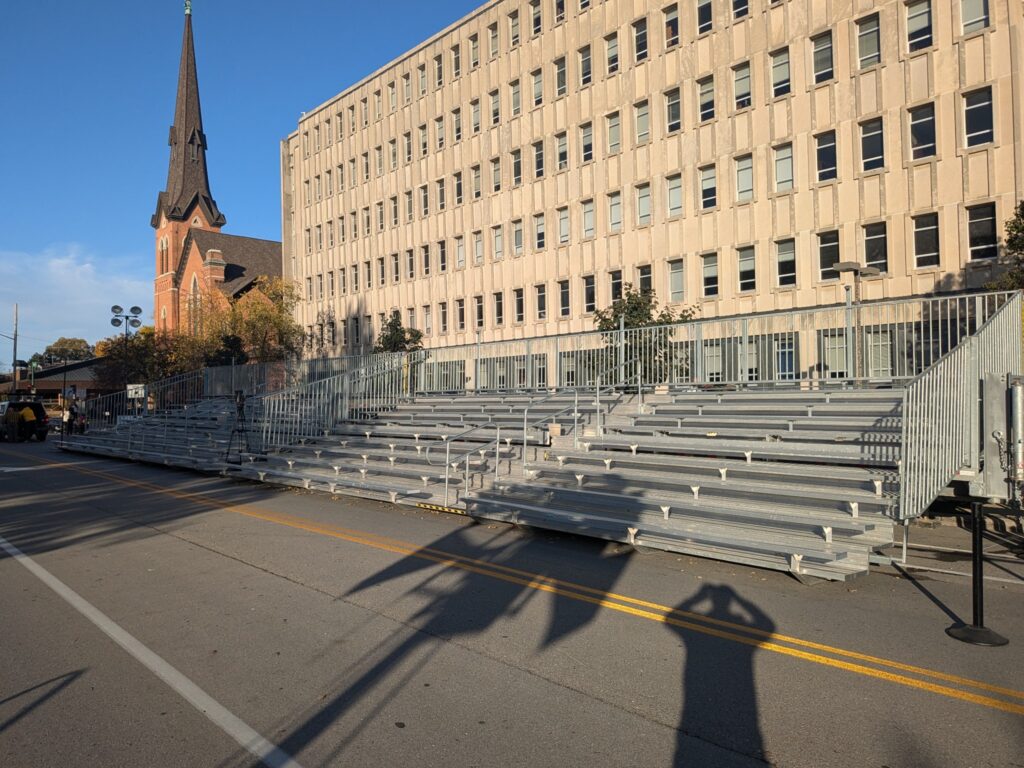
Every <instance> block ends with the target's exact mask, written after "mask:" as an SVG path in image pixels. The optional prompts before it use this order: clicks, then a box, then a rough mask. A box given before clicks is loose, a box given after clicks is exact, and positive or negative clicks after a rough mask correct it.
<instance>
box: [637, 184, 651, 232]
mask: <svg viewBox="0 0 1024 768" xmlns="http://www.w3.org/2000/svg"><path fill="white" fill-rule="evenodd" d="M636 223H637V226H639V227H645V226H647V225H648V224H650V223H651V185H650V184H640V185H639V186H637V188H636Z"/></svg>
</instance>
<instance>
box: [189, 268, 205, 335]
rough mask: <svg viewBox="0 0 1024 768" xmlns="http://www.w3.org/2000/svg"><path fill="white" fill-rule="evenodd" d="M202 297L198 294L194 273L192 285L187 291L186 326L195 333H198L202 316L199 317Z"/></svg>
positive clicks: (197, 279) (196, 278) (197, 283)
mask: <svg viewBox="0 0 1024 768" xmlns="http://www.w3.org/2000/svg"><path fill="white" fill-rule="evenodd" d="M201 302H202V299H201V297H200V295H199V278H198V277H197V276H196V275H192V287H191V288H190V289H189V292H188V326H189V330H190V331H191V332H192V333H194V334H196V333H199V329H200V324H201V322H202V318H201V317H200V309H201Z"/></svg>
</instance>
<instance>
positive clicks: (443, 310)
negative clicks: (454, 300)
mask: <svg viewBox="0 0 1024 768" xmlns="http://www.w3.org/2000/svg"><path fill="white" fill-rule="evenodd" d="M437 321H438V325H439V326H440V331H441V333H448V302H447V301H442V302H440V303H439V304H438V305H437Z"/></svg>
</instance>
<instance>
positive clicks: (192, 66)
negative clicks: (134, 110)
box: [150, 1, 225, 228]
mask: <svg viewBox="0 0 1024 768" xmlns="http://www.w3.org/2000/svg"><path fill="white" fill-rule="evenodd" d="M168 143H169V144H170V146H171V161H170V165H169V166H168V169H167V187H166V189H165V190H164V191H163V192H161V193H160V194H159V196H158V197H157V203H156V212H155V213H154V214H153V218H152V219H151V221H150V223H151V224H152V226H153V227H154V228H158V227H159V226H160V217H161V214H163V215H164V216H166V217H167V218H168V219H169V220H171V221H184V220H185V219H187V218H188V217H189V216H191V215H192V212H193V211H194V210H195V208H196V206H199V208H200V209H201V210H202V212H203V215H204V216H205V218H206V220H207V223H208V224H209V225H210V226H213V227H221V226H223V225H224V222H225V218H224V214H223V213H221V212H220V210H219V209H218V208H217V202H216V201H215V200H214V199H213V195H212V194H211V193H210V180H209V177H208V176H207V173H206V134H204V133H203V115H202V112H201V110H200V107H199V79H198V77H197V76H196V56H195V49H194V47H193V44H192V3H191V2H190V1H186V3H185V33H184V37H183V38H182V42H181V66H180V68H179V70H178V96H177V101H176V103H175V107H174V125H172V126H171V132H170V138H169V140H168Z"/></svg>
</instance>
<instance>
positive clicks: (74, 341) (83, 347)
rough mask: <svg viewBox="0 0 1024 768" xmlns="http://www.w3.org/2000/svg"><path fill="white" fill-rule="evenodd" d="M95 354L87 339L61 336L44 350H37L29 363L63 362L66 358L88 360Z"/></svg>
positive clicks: (47, 363) (68, 359)
mask: <svg viewBox="0 0 1024 768" xmlns="http://www.w3.org/2000/svg"><path fill="white" fill-rule="evenodd" d="M92 356H93V348H92V346H91V345H90V344H89V342H87V341H86V340H85V339H79V338H68V337H66V336H61V337H60V338H59V339H57V340H56V341H55V342H53V343H52V344H50V345H48V346H47V347H46V349H44V350H43V351H42V352H36V353H35V354H34V355H32V357H30V358H29V363H36V364H38V365H51V364H54V365H55V364H57V363H62V362H64V361H65V360H67V361H68V362H74V361H76V360H88V359H89V358H90V357H92Z"/></svg>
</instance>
